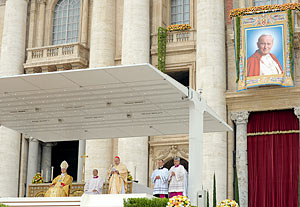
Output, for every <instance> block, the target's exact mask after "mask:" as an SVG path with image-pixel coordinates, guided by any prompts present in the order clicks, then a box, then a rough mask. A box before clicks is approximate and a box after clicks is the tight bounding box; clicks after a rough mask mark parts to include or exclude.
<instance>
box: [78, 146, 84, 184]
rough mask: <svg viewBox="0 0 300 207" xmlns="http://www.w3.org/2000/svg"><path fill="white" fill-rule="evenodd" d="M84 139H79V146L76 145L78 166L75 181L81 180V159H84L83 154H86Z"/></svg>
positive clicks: (79, 181)
mask: <svg viewBox="0 0 300 207" xmlns="http://www.w3.org/2000/svg"><path fill="white" fill-rule="evenodd" d="M85 149H86V141H85V140H79V146H78V165H77V166H78V167H77V182H78V183H81V182H82V177H83V160H84V159H85V158H84V157H83V156H84V155H85V154H86V152H85Z"/></svg>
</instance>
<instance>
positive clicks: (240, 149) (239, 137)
mask: <svg viewBox="0 0 300 207" xmlns="http://www.w3.org/2000/svg"><path fill="white" fill-rule="evenodd" d="M248 116H249V113H248V112H247V111H242V112H232V113H231V120H232V121H234V123H235V124H236V168H237V176H238V183H239V198H240V203H239V205H240V206H248V157H247V123H248Z"/></svg>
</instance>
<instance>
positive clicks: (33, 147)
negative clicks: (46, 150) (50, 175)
mask: <svg viewBox="0 0 300 207" xmlns="http://www.w3.org/2000/svg"><path fill="white" fill-rule="evenodd" d="M39 144H40V143H39V141H38V140H37V139H34V138H30V139H29V147H28V162H27V190H28V185H29V184H31V183H32V178H33V177H34V176H35V174H36V173H37V172H39V171H40V170H39V169H38V155H39ZM27 192H28V191H27Z"/></svg>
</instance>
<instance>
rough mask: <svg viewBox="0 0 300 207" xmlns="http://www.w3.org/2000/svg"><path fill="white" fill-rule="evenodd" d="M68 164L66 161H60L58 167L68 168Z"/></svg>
mask: <svg viewBox="0 0 300 207" xmlns="http://www.w3.org/2000/svg"><path fill="white" fill-rule="evenodd" d="M68 167H69V164H68V163H67V161H65V160H64V161H62V163H61V164H60V168H64V169H68Z"/></svg>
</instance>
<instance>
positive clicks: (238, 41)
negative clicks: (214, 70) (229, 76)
mask: <svg viewBox="0 0 300 207" xmlns="http://www.w3.org/2000/svg"><path fill="white" fill-rule="evenodd" d="M235 22H236V24H235V26H236V41H235V44H236V47H235V48H236V72H237V75H236V82H237V83H238V82H239V80H240V56H241V18H240V17H239V16H237V17H236V19H235Z"/></svg>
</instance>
